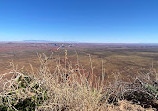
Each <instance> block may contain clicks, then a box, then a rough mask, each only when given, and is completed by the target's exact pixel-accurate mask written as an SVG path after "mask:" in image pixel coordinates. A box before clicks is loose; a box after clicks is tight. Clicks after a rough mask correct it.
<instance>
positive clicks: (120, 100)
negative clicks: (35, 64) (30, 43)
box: [0, 51, 158, 111]
mask: <svg viewBox="0 0 158 111" xmlns="http://www.w3.org/2000/svg"><path fill="white" fill-rule="evenodd" d="M38 57H39V60H40V63H41V65H40V69H39V72H38V73H34V72H31V71H30V72H31V74H29V73H30V72H29V73H28V72H27V73H26V72H24V71H22V70H18V69H17V68H16V67H15V66H14V65H13V70H12V71H11V72H9V73H6V74H3V75H2V76H1V77H0V81H1V83H4V84H3V90H2V92H1V93H0V110H2V111H33V110H42V111H43V110H44V111H68V110H71V111H76V110H77V111H113V110H114V111H115V110H121V111H126V110H133V111H136V110H139V111H144V110H150V111H153V110H154V109H155V110H156V109H158V86H157V84H158V83H157V81H156V79H155V80H150V76H155V78H156V77H157V76H156V75H157V73H156V72H155V71H154V70H152V71H151V73H150V74H147V76H146V77H143V76H141V77H138V78H136V79H135V81H132V82H126V83H125V82H122V81H119V80H117V77H116V76H114V79H115V82H114V83H113V84H112V83H110V84H105V80H104V79H105V74H104V72H102V77H100V78H98V79H96V80H94V79H95V78H94V77H93V66H92V64H91V69H92V71H91V72H90V73H88V75H87V73H85V72H84V71H83V68H82V66H81V65H80V63H79V62H77V63H76V64H75V65H74V64H71V62H70V61H68V58H67V51H65V64H61V63H60V58H57V59H56V60H55V61H54V62H56V69H55V70H54V73H53V74H52V73H51V72H50V71H49V68H48V67H47V66H48V63H49V62H50V61H51V60H52V56H50V57H47V56H46V55H44V54H43V55H38ZM90 60H91V59H90ZM90 62H91V61H90ZM7 74H9V75H12V77H11V79H4V77H5V76H6V75H7ZM142 77H143V78H142ZM145 108H148V109H145Z"/></svg>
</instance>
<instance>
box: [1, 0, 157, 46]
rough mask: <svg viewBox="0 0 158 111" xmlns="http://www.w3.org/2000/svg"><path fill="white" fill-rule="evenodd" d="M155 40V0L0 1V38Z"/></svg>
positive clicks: (68, 40) (65, 40)
mask: <svg viewBox="0 0 158 111" xmlns="http://www.w3.org/2000/svg"><path fill="white" fill-rule="evenodd" d="M23 40H49V41H59V42H93V43H158V0H0V41H23Z"/></svg>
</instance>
